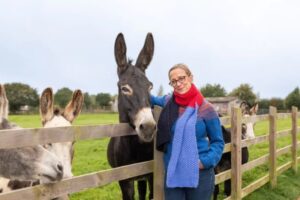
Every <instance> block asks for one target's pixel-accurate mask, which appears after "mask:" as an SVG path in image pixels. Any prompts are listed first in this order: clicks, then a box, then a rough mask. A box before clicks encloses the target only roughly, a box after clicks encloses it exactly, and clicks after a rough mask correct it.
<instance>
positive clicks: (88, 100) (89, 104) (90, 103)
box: [83, 92, 92, 109]
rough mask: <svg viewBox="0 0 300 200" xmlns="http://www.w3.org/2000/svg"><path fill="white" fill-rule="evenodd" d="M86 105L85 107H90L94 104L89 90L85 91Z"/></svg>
mask: <svg viewBox="0 0 300 200" xmlns="http://www.w3.org/2000/svg"><path fill="white" fill-rule="evenodd" d="M83 104H84V107H85V109H89V108H90V107H91V105H92V99H91V96H90V95H89V93H88V92H86V93H84V102H83Z"/></svg>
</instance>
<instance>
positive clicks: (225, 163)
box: [214, 101, 258, 200]
mask: <svg viewBox="0 0 300 200" xmlns="http://www.w3.org/2000/svg"><path fill="white" fill-rule="evenodd" d="M240 108H241V111H242V115H243V116H244V117H246V116H254V117H255V116H256V113H257V111H258V104H257V103H256V104H255V105H254V106H253V107H252V108H250V106H249V104H248V103H246V102H245V101H242V102H241V104H240ZM222 132H223V138H224V141H225V144H228V143H230V142H231V130H230V128H225V127H224V126H222ZM253 138H255V135H254V122H253V121H252V122H248V123H243V124H242V139H243V140H244V139H253ZM241 153H242V155H241V156H242V164H245V163H247V162H248V159H249V151H248V147H243V148H242V151H241ZM230 168H231V152H226V153H224V154H223V155H222V158H221V160H220V162H219V163H218V165H217V166H216V168H215V172H216V174H218V173H221V172H223V171H226V170H228V169H230ZM224 193H225V194H226V196H230V194H231V180H230V179H228V180H226V181H225V182H224ZM218 194H219V185H216V186H215V191H214V200H216V199H217V197H218Z"/></svg>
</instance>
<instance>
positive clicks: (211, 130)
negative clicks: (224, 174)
mask: <svg viewBox="0 0 300 200" xmlns="http://www.w3.org/2000/svg"><path fill="white" fill-rule="evenodd" d="M170 98H171V95H166V96H163V97H155V96H152V95H151V104H152V105H158V106H161V107H164V106H165V105H166V104H167V102H168V101H169V100H170ZM184 111H185V108H184V107H179V116H180V115H181V114H182V113H183V112H184ZM175 124H176V121H175V123H174V125H173V126H172V130H171V133H172V134H174V129H175ZM196 138H197V146H198V155H199V160H200V161H201V163H202V164H203V166H204V168H206V169H208V168H212V167H215V166H216V165H217V164H218V162H219V161H220V159H221V156H222V153H223V148H224V140H223V135H222V128H221V123H220V119H219V117H218V113H217V112H216V111H215V110H214V108H213V106H212V105H211V104H210V103H209V102H208V101H206V100H205V99H204V101H203V103H202V105H200V106H199V109H198V114H197V123H196ZM171 152H172V143H171V142H170V143H169V144H168V146H167V151H166V153H165V155H164V162H165V167H167V166H168V163H169V160H170V157H171Z"/></svg>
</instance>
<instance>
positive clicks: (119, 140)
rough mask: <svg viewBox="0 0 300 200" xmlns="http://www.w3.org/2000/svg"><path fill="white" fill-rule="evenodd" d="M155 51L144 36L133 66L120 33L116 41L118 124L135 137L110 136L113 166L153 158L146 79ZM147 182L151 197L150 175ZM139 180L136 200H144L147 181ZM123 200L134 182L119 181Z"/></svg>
mask: <svg viewBox="0 0 300 200" xmlns="http://www.w3.org/2000/svg"><path fill="white" fill-rule="evenodd" d="M153 52H154V41H153V37H152V34H151V33H148V34H147V37H146V41H145V44H144V47H143V49H142V50H141V52H140V54H139V56H138V59H137V61H136V63H135V65H133V64H132V62H131V61H128V60H127V57H126V44H125V40H124V36H123V34H122V33H120V34H119V35H118V36H117V39H116V41H115V58H116V62H117V65H118V77H119V82H118V88H119V94H118V109H119V121H120V122H122V123H129V124H130V125H131V126H132V127H133V128H134V129H135V131H136V132H137V135H133V136H123V137H113V138H111V139H110V142H109V144H108V151H107V156H108V161H109V164H110V165H111V166H112V167H119V166H123V165H129V164H133V163H137V162H142V161H148V160H152V159H153V136H154V133H155V131H156V123H155V121H154V118H153V115H152V112H151V106H150V90H151V88H152V83H151V82H150V81H149V80H148V79H147V77H146V74H145V70H146V69H147V67H148V65H149V63H150V61H151V59H152V56H153ZM144 177H145V178H146V179H147V180H148V184H149V189H150V194H149V198H150V199H152V198H153V174H149V175H147V176H144ZM141 178H143V177H139V179H138V192H139V199H140V200H144V199H145V198H146V191H147V181H146V179H145V178H143V179H141ZM119 185H120V187H121V190H122V195H123V200H133V199H134V179H127V180H123V181H119Z"/></svg>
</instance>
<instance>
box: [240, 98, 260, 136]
mask: <svg viewBox="0 0 300 200" xmlns="http://www.w3.org/2000/svg"><path fill="white" fill-rule="evenodd" d="M240 108H241V110H242V115H243V116H244V117H251V118H250V119H251V120H250V121H249V122H248V123H243V124H242V136H243V139H253V138H255V134H254V125H255V120H256V113H257V110H258V103H255V104H254V106H253V107H252V108H250V106H249V104H248V103H247V102H245V101H242V103H241V104H240Z"/></svg>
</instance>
